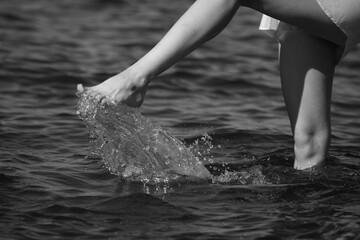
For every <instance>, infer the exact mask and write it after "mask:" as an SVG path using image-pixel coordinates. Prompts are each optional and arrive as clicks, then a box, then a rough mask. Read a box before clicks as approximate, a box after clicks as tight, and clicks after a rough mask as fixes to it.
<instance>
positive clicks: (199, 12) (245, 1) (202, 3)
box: [78, 0, 346, 106]
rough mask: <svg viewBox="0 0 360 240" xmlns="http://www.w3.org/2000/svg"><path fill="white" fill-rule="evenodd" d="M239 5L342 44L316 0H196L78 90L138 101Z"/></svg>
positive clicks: (340, 34) (136, 103)
mask: <svg viewBox="0 0 360 240" xmlns="http://www.w3.org/2000/svg"><path fill="white" fill-rule="evenodd" d="M240 5H243V6H247V7H250V8H253V9H255V10H257V11H260V12H263V13H265V14H267V15H270V16H273V17H276V18H278V19H280V20H282V21H284V22H287V23H290V24H293V25H295V26H298V27H301V28H303V29H304V30H306V31H308V32H310V33H312V34H314V35H316V36H319V37H322V38H324V39H327V40H329V41H331V42H333V43H335V44H338V45H343V44H344V42H345V39H346V36H345V35H344V33H343V32H342V31H341V30H340V29H338V28H337V26H336V25H335V24H334V23H333V22H332V21H331V20H330V19H329V18H328V17H327V16H326V14H325V13H324V12H323V11H322V9H321V8H320V6H319V5H318V4H317V2H316V0H301V1H299V0H197V1H196V2H195V3H194V4H193V5H192V6H191V8H190V9H189V10H188V11H187V12H186V13H185V14H184V15H183V16H182V17H181V18H180V19H179V21H178V22H177V23H176V24H175V25H174V27H173V28H171V29H170V31H169V32H168V33H167V34H166V35H165V37H164V38H163V39H162V40H161V41H160V42H159V43H158V44H157V45H156V46H155V48H154V49H152V50H151V51H150V52H149V53H147V54H146V55H145V56H144V57H143V58H141V59H140V60H139V61H138V62H137V63H135V64H134V65H132V66H131V67H130V68H128V69H127V70H125V71H124V72H122V73H120V74H118V75H116V76H113V77H111V78H109V79H107V80H106V81H104V82H103V83H101V84H99V85H96V86H94V87H91V88H86V89H85V88H83V87H82V86H81V85H80V86H78V91H79V92H80V93H83V92H85V94H88V95H89V96H90V97H94V98H98V99H99V100H100V99H102V98H104V97H108V98H111V99H113V100H114V101H115V102H123V103H126V104H128V105H130V106H139V105H141V103H142V101H143V99H144V95H145V91H146V87H147V84H148V83H149V81H150V80H151V79H152V78H154V77H156V76H157V75H158V74H160V73H161V72H163V71H165V70H166V69H167V68H169V67H170V66H171V65H173V64H174V63H175V62H177V61H178V60H180V59H181V58H182V57H184V56H185V55H187V54H188V53H189V52H191V51H192V50H194V49H196V48H197V47H198V46H200V45H201V44H202V43H203V42H205V41H207V40H209V39H211V38H212V37H214V36H215V35H216V34H218V33H219V32H220V31H221V30H222V29H223V28H224V27H225V26H226V25H227V24H228V22H229V21H230V19H231V18H232V16H233V15H234V14H235V12H236V10H237V9H238V8H239V6H240Z"/></svg>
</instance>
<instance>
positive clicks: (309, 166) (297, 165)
mask: <svg viewBox="0 0 360 240" xmlns="http://www.w3.org/2000/svg"><path fill="white" fill-rule="evenodd" d="M324 163H325V161H320V162H319V161H315V162H312V161H302V162H299V161H296V160H295V162H294V169H297V170H313V169H317V168H321V167H322V166H323V165H324Z"/></svg>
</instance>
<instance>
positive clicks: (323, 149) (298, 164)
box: [294, 130, 330, 170]
mask: <svg viewBox="0 0 360 240" xmlns="http://www.w3.org/2000/svg"><path fill="white" fill-rule="evenodd" d="M329 136H330V135H329V131H327V130H326V131H319V132H315V133H311V134H309V133H301V134H297V135H296V136H295V145H294V152H295V162H294V168H295V169H299V170H303V169H309V168H313V167H315V166H319V165H321V164H323V163H324V162H325V159H326V156H327V153H328V148H329Z"/></svg>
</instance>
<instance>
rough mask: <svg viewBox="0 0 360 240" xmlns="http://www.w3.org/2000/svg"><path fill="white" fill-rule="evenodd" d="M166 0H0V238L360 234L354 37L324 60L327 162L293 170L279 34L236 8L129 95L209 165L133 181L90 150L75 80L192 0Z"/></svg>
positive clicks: (95, 73)
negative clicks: (203, 176)
mask: <svg viewBox="0 0 360 240" xmlns="http://www.w3.org/2000/svg"><path fill="white" fill-rule="evenodd" d="M166 3H167V2H166V1H165V0H156V1H155V0H154V1H138V0H132V1H110V0H107V1H105V0H104V1H100V0H79V1H76V2H74V1H70V0H61V1H56V2H55V1H45V0H33V1H25V0H12V1H1V2H0V59H1V60H0V63H1V67H0V84H1V85H0V86H1V87H0V102H1V112H0V136H1V141H0V153H1V154H0V209H1V211H0V228H1V238H2V239H359V235H360V231H359V229H360V228H359V225H360V220H359V216H360V205H359V202H360V185H359V183H360V177H359V174H360V172H359V169H360V167H359V158H360V154H359V153H360V148H359V146H360V137H359V136H360V121H359V116H360V108H359V105H360V99H359V97H358V92H359V78H360V72H359V71H358V69H359V63H360V61H359V60H360V57H359V56H360V54H359V49H358V50H356V51H354V52H352V53H351V54H350V55H349V56H348V57H347V58H346V59H345V60H344V62H342V63H341V65H339V67H338V68H337V71H336V77H335V80H334V90H333V104H332V112H333V113H332V119H333V129H332V130H333V132H332V134H333V138H332V145H331V148H330V156H329V160H328V162H329V164H328V165H327V167H326V168H325V169H321V170H318V171H311V172H307V171H295V170H293V169H292V162H293V151H292V140H291V133H290V129H289V126H288V120H287V116H286V112H285V107H284V104H283V101H282V96H281V89H280V83H279V74H278V66H277V59H276V56H277V45H276V43H275V42H274V41H272V40H271V39H268V38H267V37H266V36H264V35H263V34H262V33H260V32H259V31H258V30H257V29H256V25H257V24H258V23H259V19H260V15H259V14H257V13H254V12H253V11H251V10H248V9H241V10H240V11H239V13H238V14H237V15H236V17H235V19H234V20H233V21H232V23H231V24H230V26H229V27H228V28H227V29H226V30H225V31H224V32H223V33H222V34H221V35H220V36H218V37H217V38H215V39H214V40H213V41H211V42H209V43H207V44H206V45H204V46H203V47H202V48H201V49H199V50H198V51H196V52H194V53H193V54H191V55H189V56H188V57H187V58H186V59H184V60H183V61H182V62H180V63H179V64H177V65H176V66H174V67H173V68H172V69H170V70H169V71H167V72H166V73H165V74H163V75H162V76H161V77H159V78H158V79H156V80H154V81H153V82H152V83H151V85H150V88H149V90H148V93H147V96H146V99H145V103H144V105H143V107H142V109H141V111H142V113H143V115H144V116H145V118H146V119H150V120H151V122H152V123H153V124H154V125H160V126H162V128H163V129H164V130H165V131H166V132H168V133H169V134H171V135H172V136H175V137H177V138H179V139H181V140H182V142H183V143H184V144H185V146H187V147H189V148H191V151H192V152H194V153H200V154H198V155H196V154H195V156H196V157H200V159H201V161H203V162H204V165H205V167H206V168H207V169H208V170H209V172H211V173H212V176H213V179H211V180H206V181H199V180H192V179H187V180H186V179H185V180H181V181H168V182H160V183H152V182H150V183H147V184H145V183H144V182H142V181H132V180H124V179H122V178H121V177H119V176H117V175H115V174H112V173H110V171H109V170H108V169H107V168H106V167H104V166H102V165H103V163H102V160H101V159H100V158H99V157H95V156H88V154H89V146H90V145H91V143H89V140H90V137H89V133H88V129H87V128H86V126H85V125H84V123H83V122H82V121H81V120H80V119H79V118H78V116H77V114H76V108H77V103H78V98H77V97H76V96H75V94H74V93H75V91H76V90H75V88H76V84H77V83H83V84H84V85H86V86H89V85H93V84H96V83H98V82H101V81H103V80H104V79H106V78H107V77H110V76H112V75H114V74H116V73H117V72H119V71H120V70H121V69H124V68H125V67H126V66H129V65H130V64H131V63H132V62H134V61H135V60H136V59H138V58H139V57H140V56H142V55H143V54H144V53H145V52H146V51H147V50H149V49H150V48H151V47H152V46H153V45H154V44H155V43H156V42H157V41H158V40H159V38H160V37H161V36H162V35H163V34H164V32H165V31H166V30H167V29H168V28H169V27H170V26H171V25H172V23H173V22H174V21H175V20H176V19H177V17H179V16H180V14H181V13H182V12H183V11H184V10H185V9H186V8H187V7H188V6H189V5H190V4H191V1H176V2H173V3H172V4H166ZM207 136H210V138H211V140H210V138H209V137H207Z"/></svg>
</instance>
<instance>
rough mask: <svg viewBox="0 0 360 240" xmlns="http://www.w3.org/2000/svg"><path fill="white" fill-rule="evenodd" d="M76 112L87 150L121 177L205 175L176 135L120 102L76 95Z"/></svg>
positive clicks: (156, 179) (157, 179)
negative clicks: (95, 100)
mask: <svg viewBox="0 0 360 240" xmlns="http://www.w3.org/2000/svg"><path fill="white" fill-rule="evenodd" d="M77 114H78V115H79V116H80V118H81V119H82V120H83V121H84V122H85V124H86V125H87V127H88V129H89V132H90V137H91V139H92V140H91V141H90V143H91V146H90V148H91V154H95V155H99V156H100V157H101V159H102V161H103V164H104V165H105V166H106V167H107V168H108V169H109V171H110V172H112V173H114V174H116V175H119V176H121V177H123V178H131V179H135V180H141V181H145V182H150V181H152V182H164V181H169V180H172V179H176V178H179V177H181V176H187V177H193V178H200V179H207V178H210V173H209V171H208V170H207V169H206V168H205V167H204V165H203V164H202V163H201V162H200V161H199V158H197V157H195V156H194V154H193V153H192V152H191V151H190V150H189V149H188V148H187V147H186V146H185V145H184V144H183V143H182V142H181V141H179V140H178V139H176V138H175V137H173V136H171V135H170V134H169V133H168V132H166V131H165V130H164V129H163V128H161V127H160V126H158V125H155V124H153V123H151V122H150V120H149V119H147V118H145V117H144V116H143V115H142V114H141V113H140V111H139V109H135V108H130V107H127V106H125V105H122V104H117V105H115V104H112V103H100V104H94V103H93V102H92V101H91V100H90V99H88V98H84V97H82V96H80V99H79V102H78V108H77Z"/></svg>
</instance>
